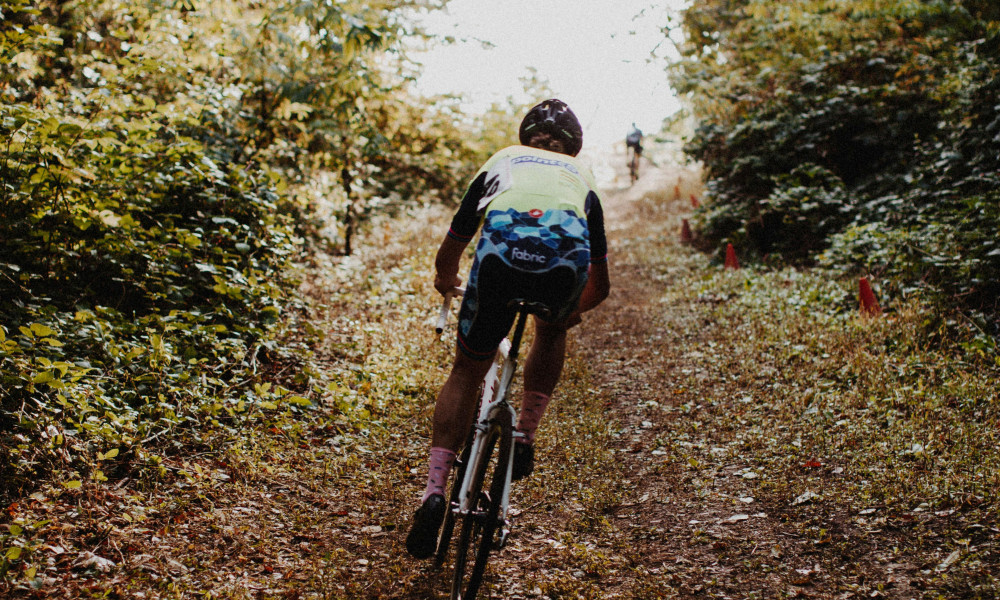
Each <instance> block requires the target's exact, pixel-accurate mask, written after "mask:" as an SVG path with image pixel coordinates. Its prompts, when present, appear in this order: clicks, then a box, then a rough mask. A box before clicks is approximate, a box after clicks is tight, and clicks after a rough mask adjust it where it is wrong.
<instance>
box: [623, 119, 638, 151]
mask: <svg viewBox="0 0 1000 600" xmlns="http://www.w3.org/2000/svg"><path fill="white" fill-rule="evenodd" d="M625 146H627V147H629V148H632V149H633V150H635V154H636V156H642V131H641V130H640V129H639V128H638V127H636V126H635V123H632V129H629V132H628V134H627V135H626V136H625Z"/></svg>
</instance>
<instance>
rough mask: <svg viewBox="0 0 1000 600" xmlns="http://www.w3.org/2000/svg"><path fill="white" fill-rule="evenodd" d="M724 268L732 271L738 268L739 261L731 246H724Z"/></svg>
mask: <svg viewBox="0 0 1000 600" xmlns="http://www.w3.org/2000/svg"><path fill="white" fill-rule="evenodd" d="M726 268H727V269H733V270H736V269H739V268H740V261H738V260H737V259H736V249H735V248H733V245H732V244H726Z"/></svg>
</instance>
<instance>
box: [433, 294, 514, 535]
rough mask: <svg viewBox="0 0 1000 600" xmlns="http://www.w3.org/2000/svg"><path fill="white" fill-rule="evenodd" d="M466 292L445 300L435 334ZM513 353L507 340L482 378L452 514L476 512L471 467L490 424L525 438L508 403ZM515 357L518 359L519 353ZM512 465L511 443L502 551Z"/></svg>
mask: <svg viewBox="0 0 1000 600" xmlns="http://www.w3.org/2000/svg"><path fill="white" fill-rule="evenodd" d="M463 292H464V290H462V289H461V288H457V289H456V290H455V292H454V293H453V294H448V295H446V296H445V298H444V302H443V304H442V306H441V314H440V315H439V316H438V321H437V326H436V327H435V330H436V331H437V332H438V333H441V332H442V331H444V327H445V324H446V323H447V320H448V312H449V305H450V304H451V298H452V296H455V295H459V296H460V295H462V293H463ZM510 352H511V343H510V340H509V339H507V338H504V339H503V340H502V341H501V342H500V348H499V349H498V351H497V357H496V358H495V359H494V360H493V364H492V365H491V366H490V370H489V371H487V373H486V376H485V377H484V378H483V395H482V398H481V399H480V402H479V415H478V417H477V418H476V423H475V429H476V433H475V435H474V436H473V440H472V448H471V450H470V451H469V459H468V462H467V463H466V469H465V475H464V477H463V478H462V483H461V487H459V492H458V506H457V507H452V510H453V511H455V513H456V515H467V514H468V513H469V511H471V510H472V509H474V508H475V502H476V498H470V496H469V488H470V487H471V486H472V478H473V475H474V473H473V469H471V468H469V466H470V465H475V464H478V459H479V457H480V455H481V454H482V453H483V452H484V451H485V450H486V449H485V448H484V444H485V440H486V432H487V431H488V430H489V425H490V423H493V422H494V421H495V420H497V419H504V418H507V419H510V423H511V431H512V432H513V437H514V439H515V440H516V439H517V438H519V437H524V434H523V433H519V432H517V431H514V426H515V425H516V424H517V412H516V411H515V410H514V407H512V406H511V405H510V404H509V403H508V402H507V401H506V400H507V392H508V391H509V390H510V384H511V382H512V381H513V380H514V371H515V370H516V368H517V361H516V360H513V359H511V358H510ZM514 353H515V358H516V354H517V351H516V349H515V352H514ZM501 363H502V366H501ZM498 371H499V376H498ZM513 465H514V444H513V443H512V444H511V445H510V456H509V457H508V458H507V473H506V475H505V477H506V481H505V483H504V488H503V498H501V500H500V542H499V543H498V544H497V547H498V548H502V547H503V546H504V543H506V541H507V535H508V534H509V533H510V527H509V523H508V521H507V514H508V509H509V508H510V484H511V474H512V473H513Z"/></svg>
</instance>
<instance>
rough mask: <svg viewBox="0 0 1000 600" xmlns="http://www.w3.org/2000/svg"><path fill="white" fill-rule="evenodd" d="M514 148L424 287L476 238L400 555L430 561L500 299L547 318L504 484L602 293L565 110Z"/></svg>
mask: <svg viewBox="0 0 1000 600" xmlns="http://www.w3.org/2000/svg"><path fill="white" fill-rule="evenodd" d="M518 137H519V138H520V141H521V144H523V145H520V146H510V147H508V148H504V149H503V150H500V151H499V152H497V153H496V154H494V155H493V156H492V157H490V159H489V160H488V161H486V163H485V164H484V165H483V166H482V168H480V169H479V172H478V173H477V174H476V177H475V178H474V179H473V181H472V184H471V185H470V186H469V189H468V191H466V193H465V196H464V197H463V199H462V203H461V205H460V206H459V209H458V212H457V213H456V214H455V216H454V218H453V219H452V222H451V228H450V229H449V231H448V235H447V236H446V237H445V239H444V241H443V242H442V243H441V247H440V248H439V249H438V253H437V258H436V259H435V264H434V266H435V271H436V273H435V277H434V287H435V289H437V290H438V291H439V292H440V293H441V294H447V293H449V292H451V291H452V290H454V289H455V288H456V287H458V286H460V285H461V283H462V280H461V279H460V278H459V277H458V267H459V259H460V258H461V257H462V254H463V252H464V250H465V248H466V246H467V245H468V244H469V242H470V241H472V239H473V238H474V237H475V236H476V233H477V232H480V237H479V242H478V244H477V246H476V254H475V258H474V259H473V264H472V270H471V271H470V273H469V280H468V284H467V285H466V291H465V296H464V297H463V300H462V307H461V309H460V310H459V314H458V344H457V351H456V353H455V362H454V364H453V366H452V369H451V373H450V374H449V376H448V380H447V381H446V382H445V384H444V386H443V387H442V388H441V391H440V392H439V393H438V397H437V403H436V405H435V408H434V431H433V434H432V439H431V449H430V459H429V465H428V475H427V486H426V488H425V490H424V495H423V499H422V501H421V506H420V508H419V509H418V510H417V512H416V514H415V515H414V517H413V525H412V528H411V529H410V533H409V535H408V536H407V538H406V549H407V551H408V552H409V553H410V554H411V555H413V556H414V557H416V558H429V557H430V556H431V555H432V554H433V553H434V550H435V546H436V544H437V535H438V529H440V527H441V522H442V521H443V519H444V513H445V509H446V504H447V502H446V501H445V498H444V490H445V486H446V485H447V482H448V477H449V474H450V472H451V469H452V465H453V464H454V462H455V456H456V452H457V451H458V450H459V447H460V446H461V444H462V442H464V441H465V436H466V434H467V433H468V431H469V429H470V428H471V426H472V421H473V420H474V419H475V414H476V400H477V396H478V390H479V384H480V383H481V382H482V380H483V377H484V376H485V375H486V371H487V370H488V369H489V367H490V365H491V364H492V361H493V357H494V355H495V354H496V351H497V347H498V346H499V344H500V341H501V340H502V339H503V338H504V336H506V335H507V333H508V331H509V330H510V327H511V325H512V324H513V322H514V317H515V310H514V309H512V308H511V307H510V306H508V303H509V302H510V300H512V299H515V298H523V299H526V300H531V301H534V302H541V303H543V304H545V305H546V306H549V307H551V308H552V309H553V311H554V314H552V316H551V318H549V319H542V318H539V317H536V318H535V319H534V325H535V336H534V340H533V341H532V344H531V348H530V350H529V351H528V356H527V359H526V361H525V366H524V396H523V399H522V402H521V410H520V417H519V419H518V422H517V431H519V432H521V433H523V434H524V436H525V437H524V438H520V439H518V440H517V443H515V445H514V462H513V479H520V478H522V477H525V476H527V475H528V474H530V473H531V471H532V470H533V467H534V446H533V445H532V443H533V442H534V439H535V430H536V428H537V427H538V423H539V420H540V419H541V418H542V413H544V412H545V409H546V407H547V406H548V404H549V398H550V397H551V395H552V392H553V390H554V389H555V386H556V382H557V381H558V379H559V375H560V373H561V371H562V367H563V360H564V357H565V352H566V332H567V330H568V329H569V328H571V327H573V326H574V325H576V324H577V323H580V321H581V318H580V314H581V313H583V312H585V311H588V310H590V309H592V308H594V307H596V306H597V305H598V304H600V303H601V302H602V301H603V300H604V299H605V298H606V297H607V295H608V291H609V289H610V284H609V280H608V263H607V251H608V250H607V241H606V239H605V236H604V216H603V212H602V209H601V201H600V198H599V197H598V195H597V191H596V189H597V188H596V185H595V183H594V177H593V175H592V174H591V173H590V170H589V169H587V168H586V167H584V166H583V165H582V164H581V163H580V162H578V161H577V160H576V159H575V158H574V157H575V156H576V155H577V153H579V152H580V148H581V146H582V143H583V130H582V128H581V127H580V122H579V121H578V120H577V118H576V116H575V115H574V114H573V112H572V111H571V110H570V109H569V107H568V106H566V104H564V103H563V102H561V101H559V100H555V99H553V100H546V101H544V102H541V103H540V104H538V105H536V106H535V107H533V108H532V109H531V110H530V111H528V114H527V115H526V116H525V117H524V120H523V121H522V122H521V127H520V131H519V136H518Z"/></svg>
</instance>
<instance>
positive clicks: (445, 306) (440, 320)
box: [434, 287, 465, 333]
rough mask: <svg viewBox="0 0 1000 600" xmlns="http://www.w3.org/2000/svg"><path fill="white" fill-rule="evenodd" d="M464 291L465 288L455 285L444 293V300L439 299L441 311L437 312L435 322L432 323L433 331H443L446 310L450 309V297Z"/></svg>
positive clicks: (446, 315) (446, 314) (446, 317)
mask: <svg viewBox="0 0 1000 600" xmlns="http://www.w3.org/2000/svg"><path fill="white" fill-rule="evenodd" d="M464 293H465V288H459V287H457V288H455V289H454V290H452V291H451V292H448V293H447V294H445V295H444V300H442V301H441V312H440V313H439V314H438V319H437V324H436V325H434V331H436V332H437V333H441V332H442V331H444V326H445V325H447V324H448V312H449V311H450V310H451V299H452V297H454V296H461V295H462V294H464Z"/></svg>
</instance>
